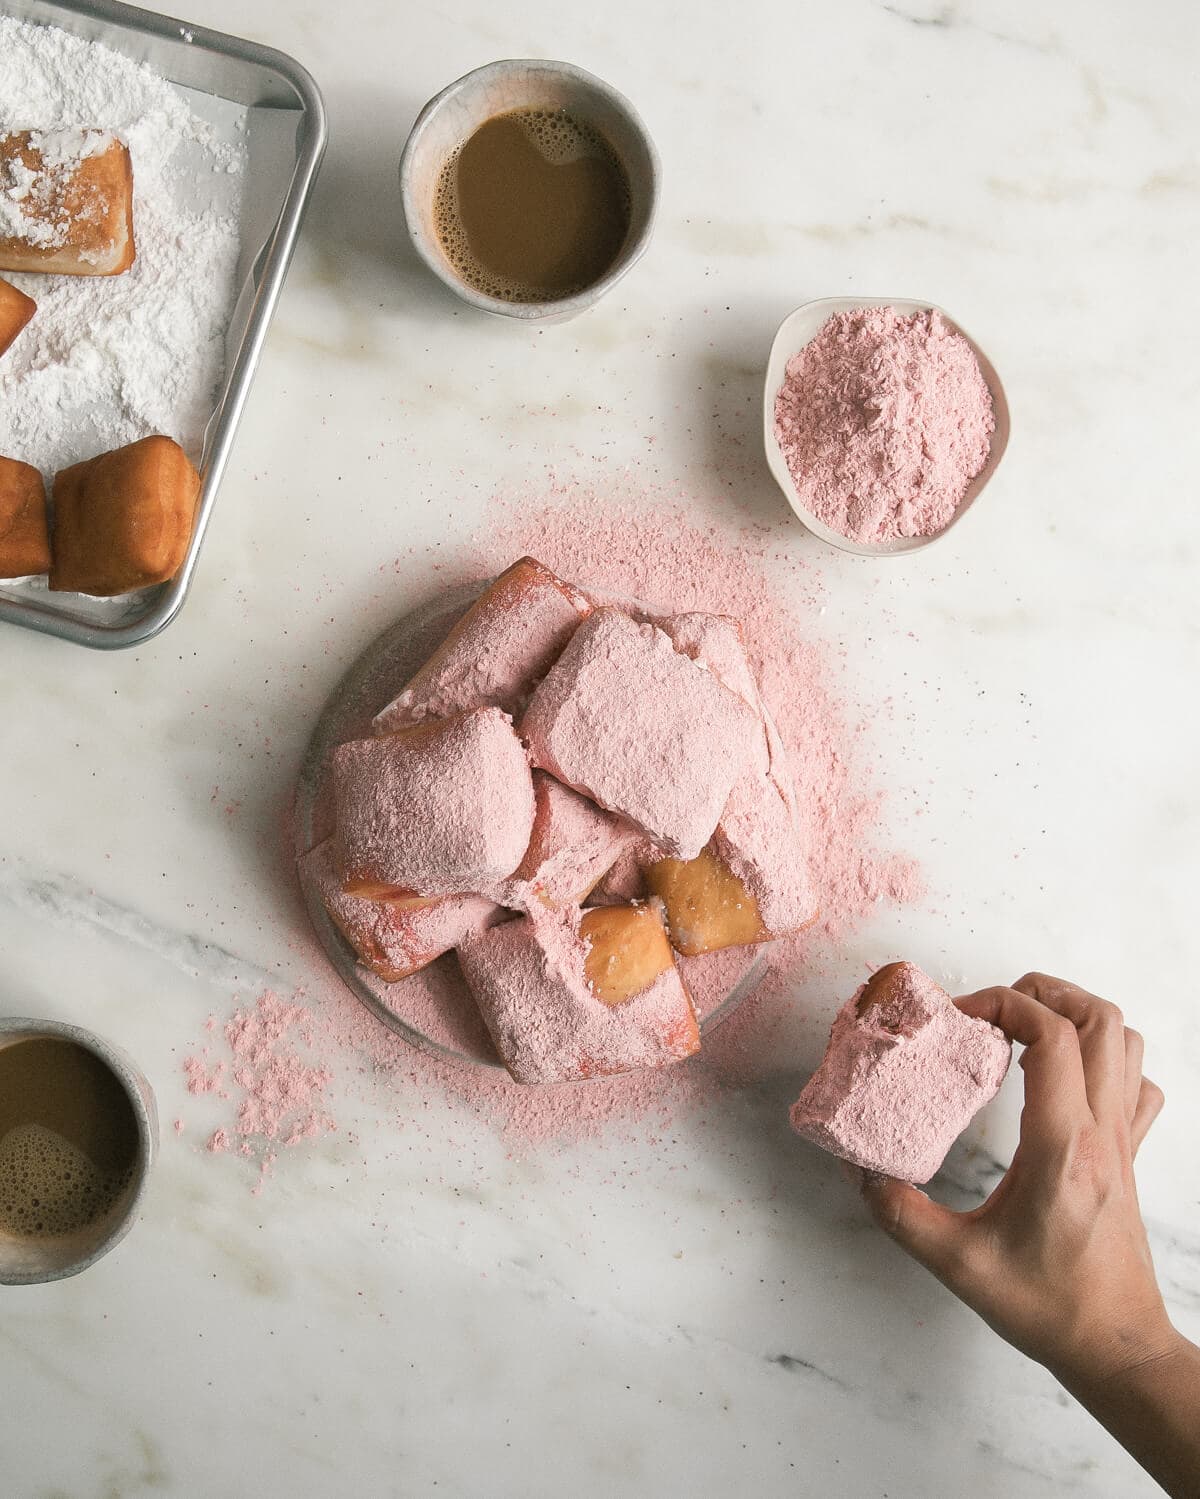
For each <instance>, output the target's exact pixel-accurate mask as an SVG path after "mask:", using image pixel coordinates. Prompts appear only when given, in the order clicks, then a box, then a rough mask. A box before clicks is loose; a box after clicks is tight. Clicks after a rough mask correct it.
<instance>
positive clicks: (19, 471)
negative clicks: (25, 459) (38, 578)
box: [0, 458, 50, 578]
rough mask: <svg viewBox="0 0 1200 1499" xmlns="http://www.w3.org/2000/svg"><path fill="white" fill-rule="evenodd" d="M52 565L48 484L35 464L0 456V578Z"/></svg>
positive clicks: (16, 575)
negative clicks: (46, 484) (47, 513)
mask: <svg viewBox="0 0 1200 1499" xmlns="http://www.w3.org/2000/svg"><path fill="white" fill-rule="evenodd" d="M49 567H50V525H49V520H48V518H47V515H46V486H45V484H44V483H43V482H42V476H41V474H40V473H39V472H38V470H37V469H36V468H33V467H31V465H30V464H28V463H21V462H19V461H18V460H17V459H16V458H0V578H26V577H30V576H31V575H35V574H37V573H44V572H47V571H48V570H49Z"/></svg>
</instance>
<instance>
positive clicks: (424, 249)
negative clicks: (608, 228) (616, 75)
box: [400, 57, 662, 322]
mask: <svg viewBox="0 0 1200 1499" xmlns="http://www.w3.org/2000/svg"><path fill="white" fill-rule="evenodd" d="M513 68H524V69H528V70H530V71H532V72H535V73H552V74H554V75H555V76H557V77H564V78H569V79H571V80H572V82H574V83H578V84H582V85H583V86H584V87H585V88H588V89H591V90H592V91H593V92H595V93H597V94H599V95H600V96H601V97H602V98H603V99H604V100H605V101H606V102H607V103H608V104H610V105H611V106H612V107H613V108H614V109H615V110H616V111H617V112H618V113H620V114H623V115H624V116H625V117H626V119H627V120H628V122H629V124H630V126H631V128H632V129H633V131H634V132H635V134H636V135H637V136H638V138H639V140H640V141H641V143H642V145H643V147H644V148H645V151H646V155H647V157H648V158H649V164H650V170H649V174H648V177H649V180H648V199H649V202H648V206H647V210H646V220H645V223H644V224H643V225H642V228H641V231H640V232H639V234H638V235H637V237H636V239H634V240H633V241H632V242H631V243H630V244H628V245H626V246H625V248H624V249H623V250H622V251H621V253H620V255H619V256H618V257H617V259H616V260H615V261H614V262H613V264H612V265H611V266H610V267H609V269H608V270H607V271H605V273H604V275H603V276H601V277H600V278H599V279H598V280H596V281H593V282H592V283H591V285H590V286H586V287H584V289H583V290H582V291H578V292H575V293H574V294H573V295H572V296H569V297H557V298H555V299H553V300H551V301H545V302H508V301H505V300H504V298H503V297H492V296H489V295H488V294H487V292H481V291H478V290H476V288H475V287H473V286H471V285H469V284H468V283H467V282H466V281H464V280H462V279H461V278H460V277H458V276H456V275H454V274H453V273H452V272H450V271H449V269H448V268H447V266H446V265H445V263H444V261H443V260H442V259H441V257H439V256H438V255H436V254H435V253H434V252H433V248H432V246H431V245H430V243H429V236H428V235H427V234H426V233H425V230H424V228H423V227H422V222H421V214H420V207H419V205H418V203H417V201H416V196H415V190H414V186H413V180H412V179H413V171H412V163H413V159H414V157H415V155H416V152H417V149H418V148H419V146H420V143H421V137H422V136H423V135H424V133H425V131H426V129H427V128H428V126H429V124H430V122H431V121H432V119H433V118H434V116H435V115H437V114H438V113H439V112H440V111H441V110H442V109H443V108H444V107H445V105H446V104H447V103H448V102H449V101H450V100H451V99H454V98H457V97H458V96H459V95H460V94H463V93H465V92H466V91H467V90H468V89H472V88H475V87H477V86H478V85H479V84H480V83H482V82H484V81H485V80H486V79H488V78H490V77H492V76H494V75H495V74H497V73H503V72H507V71H509V70H510V69H513ZM661 175H662V164H661V161H660V158H659V154H658V148H657V147H656V146H655V144H654V139H653V137H652V136H651V134H650V132H649V130H648V129H647V128H646V123H645V121H644V120H643V119H642V117H641V115H640V114H639V113H638V112H637V110H636V109H635V108H634V106H633V104H632V103H631V102H630V100H629V99H628V98H627V97H626V96H625V95H624V94H623V93H621V91H620V90H619V89H616V88H614V87H613V86H612V84H611V83H606V82H605V81H604V79H603V78H598V77H597V76H596V74H595V73H589V72H588V71H587V69H586V68H581V67H579V66H578V65H577V64H575V63H570V62H558V61H556V60H555V59H553V58H543V57H506V58H498V59H497V60H496V61H495V62H489V63H484V64H483V65H482V66H481V67H478V68H472V69H471V70H470V71H469V72H467V73H464V74H463V75H462V76H461V77H460V78H455V79H454V80H453V82H451V83H448V84H447V85H446V86H445V88H443V89H440V90H439V91H438V92H437V93H436V94H434V96H433V97H432V98H431V99H429V100H428V101H427V102H426V103H425V105H424V106H423V107H422V109H421V112H420V113H419V114H418V115H417V118H416V119H415V120H414V121H413V126H412V129H411V130H410V131H409V133H408V139H407V140H406V141H405V143H404V150H403V151H402V152H401V154H400V197H401V202H402V205H403V209H404V222H405V225H406V226H407V229H408V236H409V239H410V240H411V241H412V245H413V248H414V249H415V250H416V252H417V254H418V255H419V256H420V257H421V259H422V260H423V261H424V262H425V264H426V265H427V266H428V267H429V269H430V270H431V271H432V272H433V273H434V275H435V276H436V277H437V278H438V280H439V281H441V282H442V284H443V285H444V286H447V287H449V289H450V290H451V291H452V292H454V293H455V295H456V296H458V297H460V298H461V299H462V300H463V301H464V302H467V303H468V304H469V305H471V306H472V307H478V308H479V309H480V310H481V311H483V312H490V313H494V314H496V315H497V316H500V317H507V318H515V319H517V320H518V321H522V322H539V321H545V320H547V319H553V320H556V321H562V322H565V321H566V320H567V319H568V318H571V317H574V316H575V315H576V314H577V313H580V312H584V311H586V310H587V309H588V308H589V307H591V306H593V305H594V304H595V303H596V302H598V301H599V300H600V298H601V297H603V296H605V295H606V294H607V293H608V292H609V291H610V290H611V289H612V288H613V287H614V286H615V285H616V284H617V282H618V281H620V280H621V278H622V277H623V276H625V275H626V274H627V273H628V272H629V271H630V270H631V269H632V268H633V266H635V265H636V264H637V262H638V261H639V260H640V259H641V258H642V256H643V255H644V254H645V253H646V250H647V248H648V247H649V244H650V240H651V237H652V236H653V233H654V227H655V223H656V221H657V218H658V201H659V183H660V179H661Z"/></svg>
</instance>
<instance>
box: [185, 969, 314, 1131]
mask: <svg viewBox="0 0 1200 1499" xmlns="http://www.w3.org/2000/svg"><path fill="white" fill-rule="evenodd" d="M224 1029H225V1040H226V1042H227V1044H228V1047H229V1052H230V1057H231V1060H230V1063H229V1066H230V1068H231V1071H232V1077H233V1082H234V1084H235V1085H236V1088H237V1090H238V1093H239V1096H238V1098H237V1101H236V1110H237V1112H236V1117H235V1119H234V1120H233V1122H232V1123H231V1124H230V1125H229V1126H228V1127H225V1128H220V1129H217V1130H214V1131H213V1133H212V1135H211V1136H210V1137H209V1140H208V1144H207V1146H206V1149H207V1150H209V1151H210V1152H211V1153H212V1154H213V1155H219V1154H222V1153H224V1152H226V1151H231V1150H232V1149H233V1148H234V1145H235V1143H240V1149H239V1153H240V1154H251V1153H253V1150H254V1143H255V1142H262V1141H270V1142H272V1143H273V1144H274V1145H283V1146H293V1145H298V1144H299V1143H300V1142H301V1141H302V1140H310V1139H312V1138H314V1137H315V1136H317V1135H320V1134H323V1133H325V1132H326V1131H327V1130H332V1129H334V1128H336V1126H335V1124H334V1122H333V1119H332V1118H331V1116H330V1115H329V1113H328V1111H327V1110H326V1108H325V1090H326V1088H327V1086H328V1084H329V1080H330V1076H331V1074H330V1072H329V1070H328V1068H326V1067H323V1066H313V1065H311V1064H310V1063H309V1062H307V1061H306V1060H305V1059H304V1057H303V1056H302V1055H301V1052H300V1051H299V1050H298V1049H297V1047H298V1046H303V1047H305V1048H308V1049H311V1047H312V1045H313V1042H314V1039H315V1026H314V1017H313V1015H312V1013H311V1012H310V1011H309V1010H308V1009H307V1008H306V1007H305V1006H304V1005H301V1004H294V1003H293V1004H288V1003H287V1002H286V1001H284V1000H282V999H279V998H278V997H277V996H276V995H274V994H271V993H270V992H267V993H264V994H261V995H260V996H259V997H258V999H257V1001H256V1002H255V1003H254V1004H253V1005H248V1006H246V1007H245V1008H242V1009H238V1010H235V1011H234V1013H233V1015H232V1016H231V1017H230V1018H229V1020H228V1022H227V1023H226V1025H225V1028H224ZM207 1051H208V1048H207V1047H206V1048H204V1052H202V1053H200V1054H194V1055H192V1056H189V1057H186V1058H185V1059H184V1063H183V1067H184V1073H185V1075H186V1076H187V1078H188V1080H189V1089H190V1091H192V1092H207V1091H211V1088H212V1086H214V1085H213V1084H211V1082H208V1078H211V1076H212V1074H208V1073H207V1069H206V1060H205V1054H204V1053H206V1052H207ZM214 1071H215V1073H216V1074H217V1075H218V1076H223V1075H224V1072H225V1063H224V1062H223V1061H218V1062H217V1064H216V1068H215V1069H214ZM197 1081H201V1082H202V1085H201V1086H200V1087H197V1086H195V1084H196V1082H197ZM205 1082H207V1086H205V1085H204V1083H205ZM221 1096H222V1097H224V1096H225V1095H224V1094H222V1095H221ZM180 1123H181V1121H177V1122H176V1125H177V1130H178V1126H179V1124H180ZM269 1158H270V1159H273V1157H269Z"/></svg>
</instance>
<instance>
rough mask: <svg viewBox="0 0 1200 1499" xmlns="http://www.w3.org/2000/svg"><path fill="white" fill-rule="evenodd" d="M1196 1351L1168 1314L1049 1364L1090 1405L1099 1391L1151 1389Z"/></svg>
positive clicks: (1094, 1340)
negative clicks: (1172, 1322) (1141, 1387)
mask: <svg viewBox="0 0 1200 1499" xmlns="http://www.w3.org/2000/svg"><path fill="white" fill-rule="evenodd" d="M1194 1352H1195V1348H1194V1346H1193V1345H1192V1344H1191V1343H1189V1342H1188V1340H1187V1339H1186V1338H1185V1337H1184V1336H1183V1334H1182V1333H1179V1332H1177V1331H1176V1330H1175V1328H1174V1327H1173V1326H1172V1325H1171V1323H1170V1321H1169V1319H1168V1318H1167V1315H1166V1312H1165V1310H1164V1311H1163V1313H1162V1316H1161V1319H1159V1318H1155V1319H1153V1320H1150V1321H1147V1322H1143V1323H1141V1324H1139V1326H1138V1328H1137V1330H1136V1331H1129V1330H1125V1329H1110V1330H1108V1331H1107V1332H1106V1333H1105V1334H1104V1335H1103V1336H1101V1337H1098V1338H1092V1339H1089V1340H1087V1341H1085V1342H1083V1343H1082V1344H1081V1345H1080V1346H1079V1347H1077V1348H1075V1349H1072V1350H1071V1351H1070V1352H1069V1353H1068V1354H1066V1355H1064V1356H1063V1357H1061V1358H1057V1359H1055V1358H1050V1359H1047V1360H1046V1361H1045V1363H1046V1367H1047V1368H1048V1369H1049V1371H1050V1372H1051V1374H1053V1375H1054V1377H1055V1378H1056V1379H1057V1380H1058V1381H1059V1383H1060V1384H1062V1385H1064V1386H1065V1387H1066V1388H1067V1389H1068V1390H1070V1391H1071V1393H1072V1394H1073V1395H1076V1396H1077V1397H1078V1398H1079V1399H1080V1400H1082V1401H1083V1403H1084V1404H1085V1405H1086V1404H1089V1403H1090V1397H1091V1396H1092V1395H1093V1394H1095V1393H1099V1392H1100V1391H1104V1390H1115V1389H1134V1388H1137V1387H1139V1386H1148V1385H1151V1384H1153V1383H1154V1382H1155V1381H1157V1380H1159V1379H1161V1378H1162V1377H1163V1375H1164V1374H1166V1373H1168V1372H1169V1371H1170V1370H1171V1369H1172V1368H1173V1367H1174V1366H1175V1365H1176V1364H1178V1363H1179V1362H1180V1361H1182V1360H1183V1359H1184V1358H1186V1357H1189V1356H1191V1355H1192V1354H1194Z"/></svg>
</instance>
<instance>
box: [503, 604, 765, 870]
mask: <svg viewBox="0 0 1200 1499" xmlns="http://www.w3.org/2000/svg"><path fill="white" fill-rule="evenodd" d="M759 732H760V729H759V722H758V716H757V714H755V712H754V711H753V709H751V708H750V707H749V706H748V705H747V704H746V703H745V702H743V700H742V699H741V698H740V697H738V696H737V694H736V693H734V692H730V691H729V689H728V688H726V687H723V686H722V685H721V683H720V682H719V681H718V680H717V678H716V677H715V676H714V675H713V674H712V672H709V671H706V670H704V669H703V668H702V667H699V666H697V665H696V663H695V662H694V661H692V660H691V659H690V658H689V657H687V656H685V655H682V654H681V653H680V652H679V651H677V650H675V648H674V646H672V644H671V641H670V639H669V638H668V637H667V636H666V635H665V634H664V633H663V632H662V630H660V629H658V628H657V627H656V626H654V625H650V624H637V623H636V622H635V621H634V620H632V619H631V618H630V617H629V615H628V614H625V613H623V612H622V611H621V610H619V609H609V608H605V609H598V610H597V611H596V612H595V613H594V614H592V615H591V616H590V617H589V618H588V619H586V620H584V622H583V624H581V625H580V626H579V628H578V629H577V630H576V631H575V634H574V635H573V636H572V637H571V641H570V644H569V645H568V646H567V648H566V650H565V651H563V653H562V655H561V656H560V657H559V658H558V660H557V661H556V662H555V664H554V665H553V666H552V667H551V668H550V671H549V672H548V673H547V675H546V676H545V678H543V680H542V682H541V684H540V686H539V687H538V689H537V691H536V692H535V693H534V695H533V699H532V701H531V702H530V704H529V707H528V709H527V710H526V712H525V716H524V718H523V719H522V721H521V733H522V736H523V737H524V738H525V740H526V742H527V743H528V745H529V749H530V755H531V758H532V760H533V763H534V764H535V765H537V766H540V767H541V768H542V769H543V770H548V771H549V772H550V774H551V775H553V776H556V777H557V778H558V779H559V780H560V781H565V782H566V784H567V785H568V786H573V787H574V788H575V790H577V791H582V792H583V793H584V794H585V795H587V796H590V797H591V798H592V800H593V801H596V802H599V803H600V805H601V806H602V807H607V808H608V809H609V810H610V811H612V812H619V813H621V815H622V816H624V817H627V818H629V820H630V821H631V822H633V823H635V824H636V825H637V826H638V827H639V828H641V830H642V831H643V832H644V833H645V834H646V835H647V836H648V837H650V838H652V839H653V840H654V841H655V842H656V843H658V844H661V845H662V847H663V849H664V850H665V851H666V852H667V853H670V854H672V855H673V856H675V857H676V858H681V859H691V858H694V857H695V855H696V854H698V853H699V852H700V850H701V849H702V848H703V847H704V845H705V844H706V843H707V842H708V840H709V839H710V838H711V837H712V834H713V830H714V829H715V828H716V825H717V820H718V818H719V817H720V815H721V811H722V809H723V808H724V806H725V802H726V799H727V798H728V796H729V793H730V791H731V790H732V789H733V785H734V783H735V781H737V780H738V778H739V777H740V776H741V775H742V773H743V772H744V771H745V769H746V768H747V766H748V765H750V764H752V763H753V758H754V754H755V745H756V742H757V739H758V735H759Z"/></svg>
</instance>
